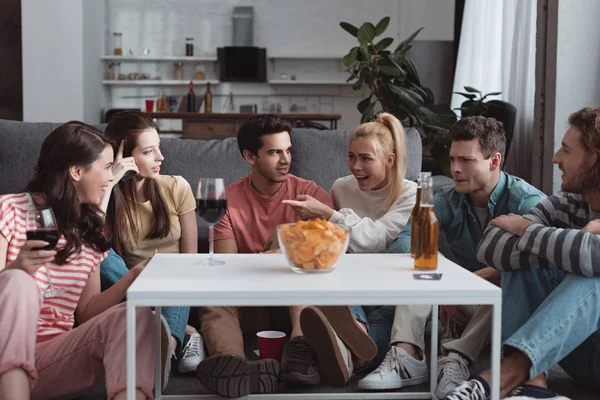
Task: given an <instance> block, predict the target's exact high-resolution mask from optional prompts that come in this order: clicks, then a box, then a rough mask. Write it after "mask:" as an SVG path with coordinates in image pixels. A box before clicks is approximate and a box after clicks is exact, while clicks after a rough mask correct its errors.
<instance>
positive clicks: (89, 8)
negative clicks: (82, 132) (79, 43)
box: [81, 0, 107, 124]
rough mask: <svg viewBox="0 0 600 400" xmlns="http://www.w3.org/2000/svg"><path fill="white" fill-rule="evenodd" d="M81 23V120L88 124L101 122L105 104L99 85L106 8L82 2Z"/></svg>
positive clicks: (102, 71) (86, 0) (103, 5)
mask: <svg viewBox="0 0 600 400" xmlns="http://www.w3.org/2000/svg"><path fill="white" fill-rule="evenodd" d="M82 2H83V9H82V15H83V17H82V20H83V54H82V56H83V60H82V64H81V65H82V68H83V120H84V121H85V122H87V123H90V124H97V123H100V121H101V110H102V109H103V108H104V106H105V104H106V100H107V99H106V90H105V88H104V87H103V85H102V83H101V78H102V75H103V74H104V68H105V65H104V62H102V60H100V57H99V55H100V54H103V53H104V37H105V30H106V24H105V22H104V21H105V19H106V18H105V11H106V4H105V2H104V1H99V0H93V1H90V0H82Z"/></svg>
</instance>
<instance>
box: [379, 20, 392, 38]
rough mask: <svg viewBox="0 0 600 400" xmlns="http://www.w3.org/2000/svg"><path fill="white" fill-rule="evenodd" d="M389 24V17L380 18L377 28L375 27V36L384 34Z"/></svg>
mask: <svg viewBox="0 0 600 400" xmlns="http://www.w3.org/2000/svg"><path fill="white" fill-rule="evenodd" d="M389 23H390V17H384V18H382V19H381V21H379V22H378V23H377V26H376V27H375V36H379V35H381V34H382V33H383V32H385V30H386V29H387V27H388V25H389Z"/></svg>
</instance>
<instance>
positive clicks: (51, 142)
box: [25, 121, 110, 264]
mask: <svg viewBox="0 0 600 400" xmlns="http://www.w3.org/2000/svg"><path fill="white" fill-rule="evenodd" d="M109 144H110V142H109V140H108V138H107V137H106V136H104V134H103V133H102V132H100V131H99V130H97V129H96V128H94V127H93V126H90V125H87V124H84V123H83V122H78V121H71V122H67V123H65V124H63V125H61V126H59V127H58V128H56V129H55V130H54V131H52V132H51V133H50V135H48V137H46V139H45V140H44V143H43V144H42V149H41V150H40V157H39V158H38V162H37V165H36V167H35V175H34V177H33V179H32V180H31V181H29V183H28V184H27V187H26V189H25V190H26V191H28V192H30V193H38V194H41V195H43V196H44V197H45V201H46V203H47V205H48V206H49V207H52V210H53V211H54V215H55V217H56V223H57V225H58V231H59V232H60V234H62V235H64V237H65V239H66V243H67V244H66V245H65V247H62V248H60V249H58V251H57V254H56V257H55V259H56V262H57V263H58V264H65V263H66V262H67V260H68V259H69V257H71V255H73V254H75V253H78V252H79V251H80V250H81V244H82V243H86V244H88V245H90V246H93V247H94V248H96V249H97V250H99V251H106V250H108V249H109V248H110V241H109V240H108V238H107V237H106V236H105V234H104V220H103V218H102V217H103V213H102V212H101V211H100V209H99V208H98V206H97V205H94V204H81V203H80V202H79V198H78V197H77V193H76V191H75V186H74V185H73V181H72V180H71V177H70V175H69V167H71V166H74V165H77V166H82V167H84V168H86V167H89V166H90V165H91V164H92V163H93V162H94V161H96V160H97V159H98V157H99V156H100V154H101V153H102V151H104V149H106V146H108V145H109Z"/></svg>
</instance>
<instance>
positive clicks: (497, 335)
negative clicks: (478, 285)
mask: <svg viewBox="0 0 600 400" xmlns="http://www.w3.org/2000/svg"><path fill="white" fill-rule="evenodd" d="M492 308H493V319H492V400H499V399H500V349H501V347H502V343H501V341H502V337H501V336H502V331H501V329H502V328H501V327H502V325H501V324H502V300H497V301H496V302H495V303H494V304H493V305H492Z"/></svg>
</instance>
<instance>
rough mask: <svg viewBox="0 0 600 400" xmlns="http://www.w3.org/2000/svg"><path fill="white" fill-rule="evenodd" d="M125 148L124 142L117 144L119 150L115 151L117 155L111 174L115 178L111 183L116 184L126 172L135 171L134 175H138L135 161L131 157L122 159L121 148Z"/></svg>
mask: <svg viewBox="0 0 600 400" xmlns="http://www.w3.org/2000/svg"><path fill="white" fill-rule="evenodd" d="M124 147H125V141H124V140H121V143H120V144H119V149H118V150H117V155H116V156H115V161H114V162H113V165H112V174H113V176H114V177H115V180H114V181H113V182H115V184H116V183H118V182H119V181H120V180H121V179H122V178H123V175H125V174H126V173H127V171H135V173H136V174H137V173H139V172H140V170H139V169H138V167H137V165H136V164H135V160H134V159H133V157H125V158H123V148H124Z"/></svg>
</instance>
